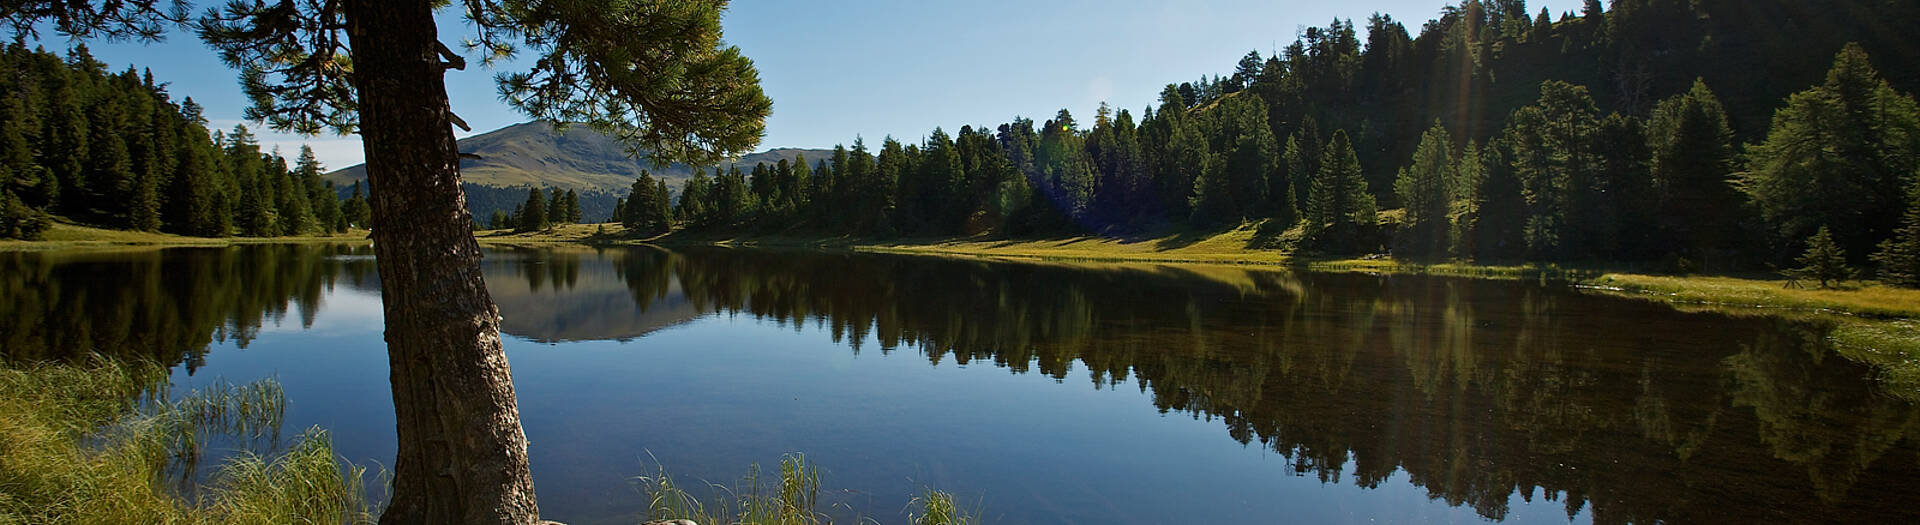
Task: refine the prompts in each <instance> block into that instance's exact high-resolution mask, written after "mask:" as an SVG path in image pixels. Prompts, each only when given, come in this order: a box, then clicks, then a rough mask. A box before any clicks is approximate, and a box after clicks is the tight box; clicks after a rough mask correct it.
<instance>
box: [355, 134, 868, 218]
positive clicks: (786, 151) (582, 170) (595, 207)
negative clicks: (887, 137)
mask: <svg viewBox="0 0 1920 525" xmlns="http://www.w3.org/2000/svg"><path fill="white" fill-rule="evenodd" d="M460 151H461V152H462V153H470V154H474V155H479V156H480V158H478V159H461V161H460V180H461V182H462V183H463V184H462V186H463V187H465V188H466V190H467V200H468V205H469V206H468V208H470V209H471V210H472V211H473V215H474V217H477V218H479V219H480V220H482V221H485V220H486V219H487V217H488V216H489V215H491V214H492V213H493V210H496V209H498V210H508V211H510V210H512V209H513V205H515V204H518V203H520V202H521V201H524V200H525V199H526V195H527V194H526V191H527V188H528V187H532V186H542V187H554V188H561V189H571V190H575V191H577V192H579V193H580V194H581V203H580V204H581V208H582V212H583V213H582V215H584V216H585V217H586V218H587V219H591V220H598V219H599V218H602V217H605V216H606V215H607V214H608V213H610V212H611V211H612V209H613V200H614V198H615V197H618V196H623V195H626V193H627V189H628V188H629V187H631V186H633V180H634V179H635V178H638V177H639V176H640V170H642V169H645V170H647V171H648V172H649V173H652V174H653V175H654V176H655V177H662V178H665V179H667V184H668V185H669V186H672V187H673V190H674V191H676V192H678V191H679V190H680V184H681V182H682V181H685V180H686V179H688V178H690V177H692V176H693V168H692V167H691V166H687V165H685V164H672V165H669V166H667V167H665V168H661V169H654V168H652V167H651V166H650V164H651V162H649V161H647V160H645V159H639V158H634V157H631V156H628V155H627V150H626V146H624V145H622V144H621V143H620V142H619V141H618V140H616V139H615V138H613V137H611V136H608V135H606V134H604V133H600V132H598V131H594V130H593V129H591V128H588V127H586V126H583V125H575V126H567V129H566V131H554V129H553V125H552V124H550V123H547V122H537V121H536V122H525V123H520V124H514V125H511V126H507V127H504V128H500V129H497V130H493V131H489V132H486V133H482V134H479V135H474V136H471V137H467V138H464V139H460ZM832 153H833V152H832V150H820V149H798V148H780V149H772V150H767V151H764V152H760V153H753V154H749V155H745V156H742V157H740V158H739V159H738V160H736V161H735V162H734V163H733V164H737V165H739V166H740V167H741V169H742V170H745V169H749V168H751V167H752V166H753V165H754V164H757V163H761V162H765V163H767V164H773V163H776V162H779V161H780V160H781V159H786V160H789V161H790V160H793V159H794V158H795V157H798V156H800V155H803V154H804V155H806V157H807V162H808V163H813V162H814V161H817V160H820V159H824V158H827V156H829V155H831V154H832ZM725 165H726V164H723V166H725ZM325 178H326V180H329V181H333V184H334V186H335V187H336V188H340V191H341V192H342V194H345V192H346V191H348V187H350V186H352V185H353V183H354V182H357V181H362V180H366V178H367V167H366V165H365V164H357V165H354V166H350V167H347V168H345V169H341V170H338V171H334V172H333V173H328V174H327V175H326V177H325Z"/></svg>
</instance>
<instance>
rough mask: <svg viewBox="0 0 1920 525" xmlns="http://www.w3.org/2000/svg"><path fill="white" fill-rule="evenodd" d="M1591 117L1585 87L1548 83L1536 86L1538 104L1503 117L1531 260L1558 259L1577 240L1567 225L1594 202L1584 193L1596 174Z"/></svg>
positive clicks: (1590, 101)
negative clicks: (1518, 188)
mask: <svg viewBox="0 0 1920 525" xmlns="http://www.w3.org/2000/svg"><path fill="white" fill-rule="evenodd" d="M1595 113H1596V110H1595V108H1594V104H1593V98H1592V97H1591V96H1590V95H1588V94H1587V88H1585V87H1581V86H1575V85H1572V84H1568V83H1566V82H1561V81H1557V80H1549V81H1546V82H1543V83H1541V84H1540V99H1539V101H1538V102H1536V103H1535V104H1534V105H1531V106H1527V107H1523V108H1520V109H1518V110H1515V111H1514V112H1513V115H1512V116H1511V117H1509V118H1508V119H1507V129H1506V132H1505V136H1506V139H1505V140H1506V142H1507V144H1508V146H1509V147H1511V148H1512V150H1513V159H1512V161H1513V171H1514V175H1515V176H1516V178H1518V179H1519V181H1520V184H1521V196H1522V197H1524V198H1525V201H1526V208H1527V215H1526V223H1525V226H1524V234H1525V238H1526V246H1527V251H1528V254H1529V255H1530V256H1531V257H1534V258H1558V257H1561V256H1563V255H1564V254H1565V253H1566V248H1567V247H1568V246H1569V245H1571V244H1573V243H1574V242H1575V241H1578V240H1579V239H1573V238H1570V237H1569V233H1568V225H1569V223H1570V221H1574V220H1578V219H1583V218H1586V217H1587V216H1589V215H1590V214H1588V213H1587V210H1590V209H1591V207H1592V205H1593V204H1594V203H1593V202H1591V198H1590V197H1591V195H1590V191H1589V190H1590V189H1591V188H1593V185H1594V179H1595V178H1596V176H1597V175H1596V173H1595V171H1596V167H1597V164H1596V163H1595V162H1594V156H1593V151H1592V150H1593V133H1594V130H1595V129H1596V128H1597V127H1598V121H1597V120H1596V119H1595V117H1594V114H1595Z"/></svg>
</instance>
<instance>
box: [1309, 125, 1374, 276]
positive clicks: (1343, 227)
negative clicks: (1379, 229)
mask: <svg viewBox="0 0 1920 525" xmlns="http://www.w3.org/2000/svg"><path fill="white" fill-rule="evenodd" d="M1322 151H1323V153H1322V154H1321V157H1320V158H1321V159H1323V162H1322V163H1321V166H1320V172H1319V173H1317V174H1315V176H1314V178H1313V183H1312V186H1311V187H1310V188H1309V190H1308V192H1309V194H1310V196H1309V197H1308V206H1307V235H1308V237H1309V238H1310V239H1311V240H1312V242H1313V243H1314V245H1315V246H1317V247H1319V248H1320V249H1322V250H1325V251H1328V252H1332V253H1348V252H1352V251H1359V250H1368V249H1370V248H1369V247H1368V246H1366V244H1365V243H1364V239H1363V238H1362V235H1363V234H1365V233H1369V232H1370V230H1372V229H1373V227H1374V226H1375V224H1377V223H1378V222H1379V210H1378V208H1377V207H1376V204H1375V203H1374V200H1373V193H1371V192H1368V191H1367V180H1366V179H1365V178H1363V177H1361V175H1360V159H1359V158H1357V157H1356V156H1355V155H1354V152H1353V145H1352V143H1351V142H1350V141H1348V140H1347V132H1346V131H1344V130H1342V131H1335V132H1334V133H1333V139H1332V140H1329V141H1327V146H1326V148H1325V149H1324V150H1322Z"/></svg>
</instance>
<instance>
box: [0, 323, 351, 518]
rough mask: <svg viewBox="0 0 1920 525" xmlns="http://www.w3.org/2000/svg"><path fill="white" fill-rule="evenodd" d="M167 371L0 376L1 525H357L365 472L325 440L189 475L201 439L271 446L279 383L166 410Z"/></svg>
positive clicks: (55, 369) (37, 370) (23, 370)
mask: <svg viewBox="0 0 1920 525" xmlns="http://www.w3.org/2000/svg"><path fill="white" fill-rule="evenodd" d="M166 385H167V372H166V370H165V369H164V368H162V367H159V366H157V365H153V364H150V363H133V364H121V363H113V362H108V361H104V360H96V361H91V362H85V363H79V364H39V365H28V366H22V367H0V524H65V523H74V524H93V523H100V524H109V523H112V524H118V523H156V524H172V523H235V524H251V523H260V524H269V523H309V524H317V523H365V522H370V521H372V513H371V511H370V506H369V505H367V504H366V503H365V499H364V496H363V494H364V492H363V491H362V487H361V485H360V481H359V480H360V479H361V474H363V472H364V471H362V470H361V469H359V468H357V467H348V468H345V469H343V468H342V465H341V461H340V460H339V459H338V457H337V456H336V455H335V454H334V453H333V447H332V442H331V440H330V439H329V438H328V437H327V435H326V434H325V433H324V432H320V431H317V430H316V431H309V432H307V433H305V434H303V435H301V436H300V438H299V439H297V440H295V442H294V444H293V445H292V446H291V447H290V448H289V449H288V450H287V451H286V452H285V453H283V454H280V455H278V456H277V457H274V458H272V459H268V458H266V457H263V456H259V455H255V454H251V453H242V454H241V455H240V456H239V457H237V458H236V459H233V460H230V461H228V462H227V463H226V464H224V465H221V466H220V468H219V469H218V470H217V471H215V472H214V473H212V475H211V476H210V478H209V479H210V481H209V482H208V483H207V485H206V489H207V492H206V494H205V495H204V496H190V495H188V494H186V492H191V491H180V490H170V489H169V487H168V486H167V485H168V483H169V480H170V479H176V478H177V479H178V480H179V481H180V483H181V485H182V486H186V487H192V486H193V478H194V477H195V476H194V472H193V465H196V464H197V463H198V461H199V459H200V457H201V455H202V450H201V447H202V446H203V443H204V442H205V441H206V439H207V438H208V437H209V436H213V435H230V436H237V437H241V438H257V439H268V440H269V441H270V442H271V441H277V433H278V432H279V425H280V422H281V418H282V415H283V413H284V409H285V397H284V395H283V394H282V393H281V389H280V386H279V384H278V383H275V382H272V381H263V382H258V383H251V384H247V385H239V386H235V385H231V384H226V383H219V384H216V385H214V386H212V387H209V388H206V389H202V390H197V391H194V392H191V393H189V394H187V395H184V396H181V397H180V398H179V399H177V400H169V399H168V397H169V396H168V393H167V388H166Z"/></svg>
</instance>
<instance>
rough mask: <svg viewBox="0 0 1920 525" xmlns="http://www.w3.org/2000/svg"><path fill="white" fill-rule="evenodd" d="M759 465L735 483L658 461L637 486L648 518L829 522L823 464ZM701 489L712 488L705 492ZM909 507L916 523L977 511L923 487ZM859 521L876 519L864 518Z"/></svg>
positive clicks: (946, 522)
mask: <svg viewBox="0 0 1920 525" xmlns="http://www.w3.org/2000/svg"><path fill="white" fill-rule="evenodd" d="M768 474H772V473H765V474H763V473H762V472H761V471H760V466H759V465H753V466H752V467H749V468H748V469H747V474H746V476H743V477H741V478H740V480H738V481H736V482H734V483H733V484H731V485H722V484H716V483H696V484H691V485H689V484H687V483H684V482H682V481H681V480H679V479H678V478H675V477H674V476H673V475H672V474H669V473H667V471H666V469H665V468H664V467H657V470H656V473H655V474H653V475H651V476H642V477H638V478H634V480H633V482H634V485H635V487H636V488H638V489H639V490H640V492H641V493H642V494H644V495H646V497H647V519H649V520H674V519H685V520H691V521H693V522H694V523H699V524H701V525H818V524H820V523H830V522H831V520H829V519H828V518H827V515H826V514H824V513H822V512H820V509H819V502H820V468H819V467H818V466H816V465H814V464H812V463H809V462H808V461H807V460H806V457H805V456H802V455H800V454H789V455H787V456H786V457H783V458H781V459H780V472H779V473H778V474H777V475H778V479H772V480H768V479H764V478H765V477H766V476H767V475H768ZM699 493H711V496H709V497H705V498H703V497H701V496H700V495H699ZM911 505H912V508H911V509H909V510H908V523H911V524H913V525H973V524H977V523H979V519H978V517H977V515H978V512H977V509H976V511H973V512H970V511H968V510H967V509H965V508H962V507H960V506H959V505H956V504H955V503H954V498H953V495H952V494H948V493H946V492H941V491H938V490H933V489H931V488H926V489H922V491H921V493H920V495H919V496H917V497H915V498H914V499H913V502H912V504H911ZM857 521H859V522H861V523H873V521H872V520H867V519H860V520H857Z"/></svg>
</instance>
